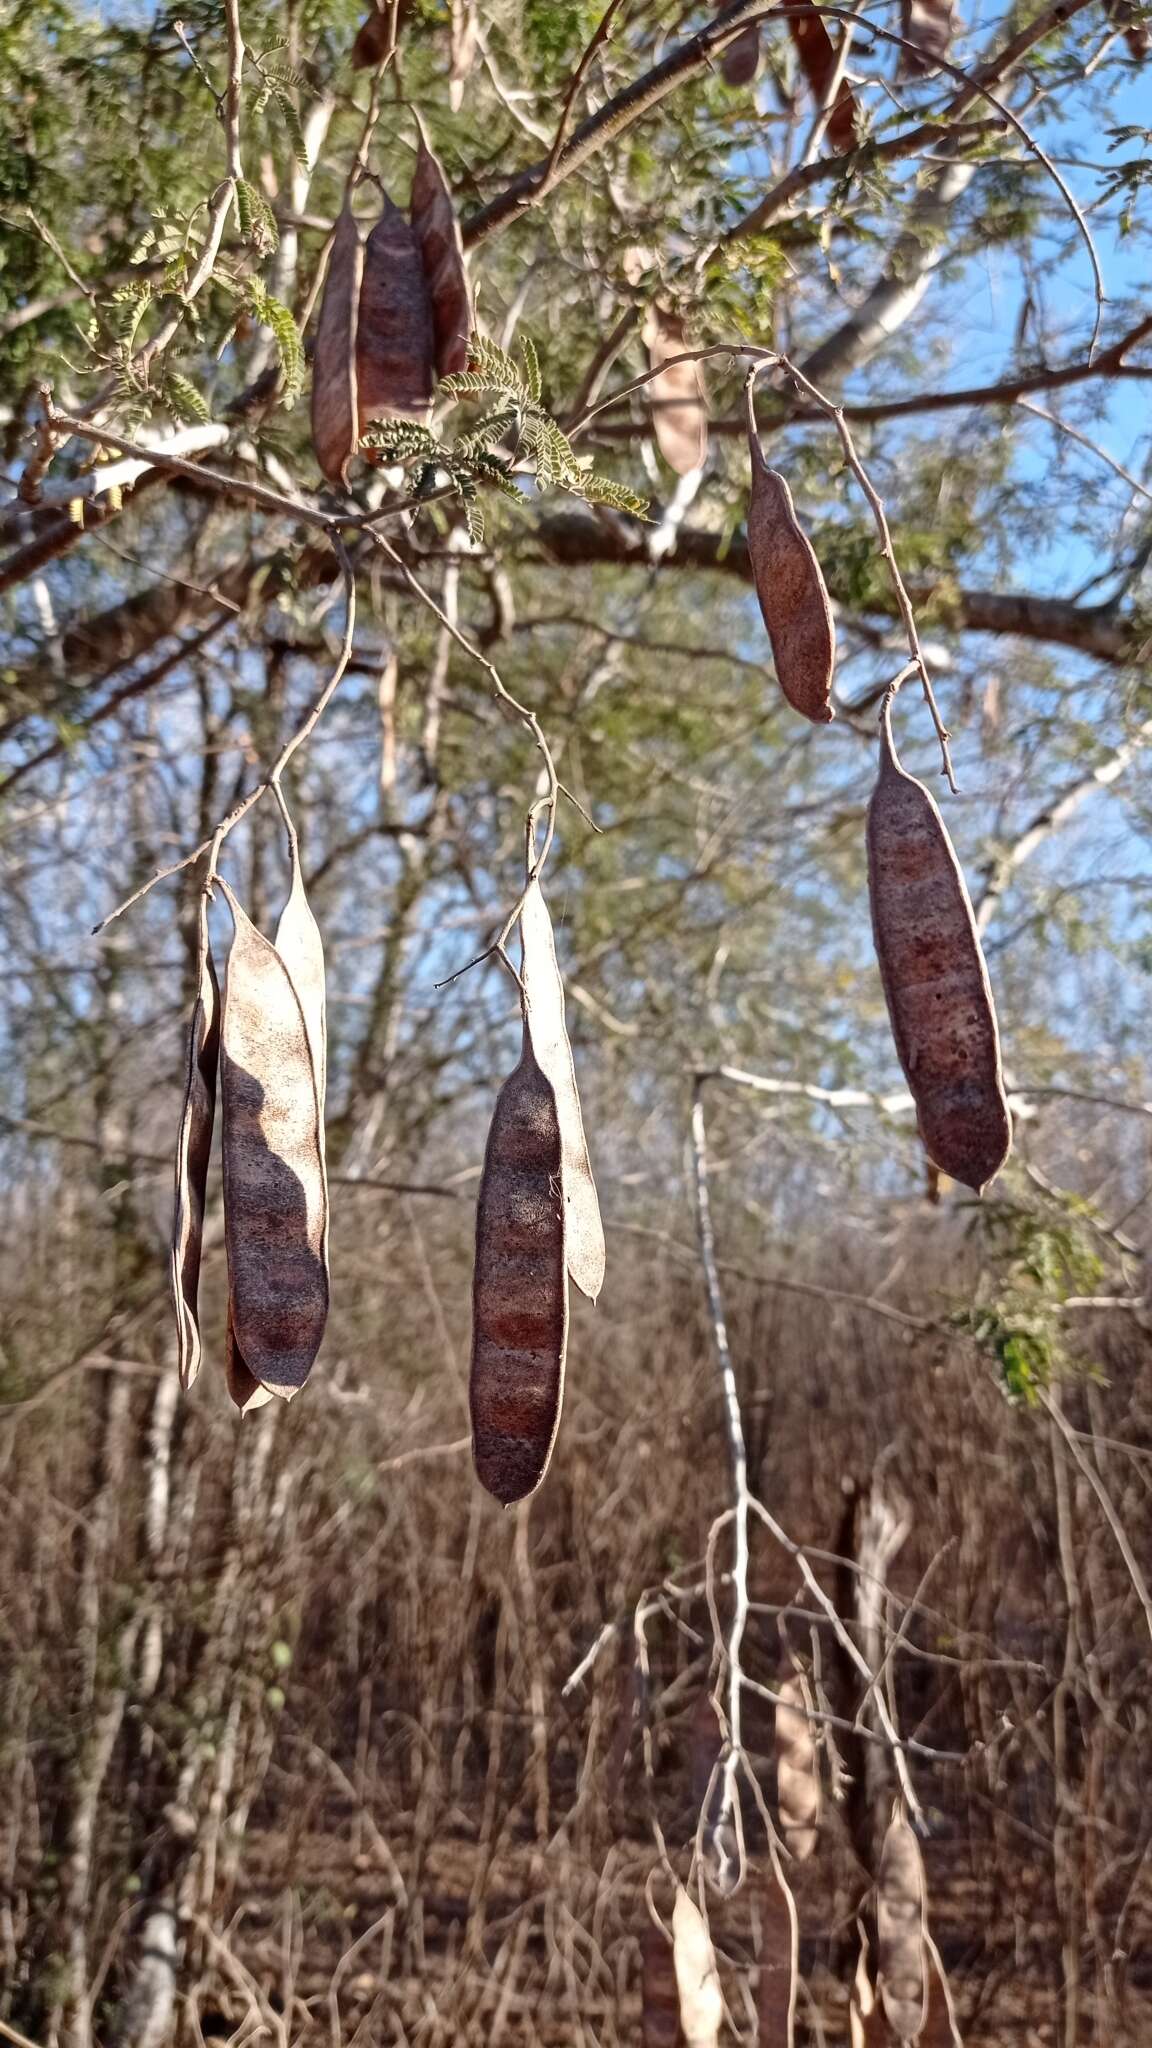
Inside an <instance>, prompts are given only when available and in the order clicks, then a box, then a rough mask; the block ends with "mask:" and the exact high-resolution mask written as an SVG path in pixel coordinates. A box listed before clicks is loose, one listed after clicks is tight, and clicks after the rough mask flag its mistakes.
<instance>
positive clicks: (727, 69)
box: [716, 0, 760, 90]
mask: <svg viewBox="0 0 1152 2048" xmlns="http://www.w3.org/2000/svg"><path fill="white" fill-rule="evenodd" d="M727 4H728V0H717V7H716V11H717V13H719V11H720V9H721V8H722V7H726V6H727ZM759 70H760V24H759V22H758V21H751V22H749V24H748V26H747V28H742V29H741V31H740V33H739V35H738V36H733V38H732V41H731V42H730V43H727V44H726V45H725V47H724V53H723V55H722V57H721V59H720V76H721V78H722V79H723V80H724V83H725V85H730V86H732V87H733V89H734V90H735V89H736V88H738V87H740V86H742V85H753V84H754V83H755V80H756V77H757V74H758V72H759Z"/></svg>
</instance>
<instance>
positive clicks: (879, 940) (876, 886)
mask: <svg viewBox="0 0 1152 2048" xmlns="http://www.w3.org/2000/svg"><path fill="white" fill-rule="evenodd" d="M867 836H868V888H869V894H870V896H871V901H872V930H873V935H874V938H875V942H876V957H877V959H878V961H879V963H880V974H881V979H882V981H883V984H884V996H885V1000H886V1001H887V1004H888V1015H889V1017H890V1018H891V1020H892V1035H893V1037H894V1039H895V1041H896V1051H897V1053H898V1054H899V1056H900V1064H901V1066H902V1067H903V1069H904V1072H905V1074H906V1076H907V1079H908V1086H909V1088H910V1089H911V1091H912V1096H913V1099H914V1101H915V1103H916V1113H917V1117H918V1120H919V1125H920V1135H921V1137H922V1138H923V1140H924V1145H925V1148H926V1150H927V1152H928V1156H929V1158H930V1159H931V1160H932V1162H933V1164H934V1165H936V1166H938V1167H939V1169H940V1171H941V1172H942V1173H946V1174H949V1175H950V1176H951V1178H952V1179H953V1180H957V1181H961V1182H963V1184H964V1186H965V1187H970V1188H973V1189H974V1190H975V1191H976V1193H977V1194H983V1192H984V1190H985V1188H986V1187H987V1186H988V1185H989V1183H990V1182H991V1181H993V1180H994V1179H995V1177H996V1175H997V1174H998V1173H999V1171H1000V1169H1001V1167H1002V1166H1003V1164H1004V1162H1005V1160H1006V1159H1007V1157H1008V1154H1009V1152H1010V1150H1011V1148H1012V1119H1011V1115H1010V1113H1009V1109H1008V1102H1007V1098H1006V1096H1005V1093H1004V1077H1003V1074H1002V1073H1001V1069H1000V1034H999V1031H998V1028H997V1024H996V1011H995V1007H994V1005H993V1001H992V990H991V988H990V986H989V982H988V970H987V968H986V966H985V964H984V955H983V953H982V951H981V948H980V938H979V934H978V932H977V930H976V919H975V917H974V916H973V912H972V904H971V901H970V899H969V896H968V890H967V888H966V886H965V883H964V877H963V875H962V873H961V871H960V864H959V862H958V860H957V858H956V854H955V851H954V849H953V846H952V842H951V840H950V839H949V837H948V832H947V829H946V827H945V824H944V820H943V818H942V817H941V816H940V812H939V810H938V808H937V806H936V802H935V800H934V798H933V797H932V796H931V795H930V794H929V792H928V790H926V789H925V788H924V785H923V783H920V782H917V781H916V780H915V779H914V777H913V776H911V775H907V774H905V772H904V770H903V768H902V767H901V766H900V763H899V761H898V759H897V757H896V750H895V747H894V745H893V741H892V707H891V700H890V699H888V700H886V702H885V705H884V713H883V718H882V721H881V738H880V773H879V775H878V777H877V781H876V787H875V789H874V791H873V793H872V800H871V803H870V804H869V806H868V835H867Z"/></svg>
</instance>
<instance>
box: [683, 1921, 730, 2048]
mask: <svg viewBox="0 0 1152 2048" xmlns="http://www.w3.org/2000/svg"><path fill="white" fill-rule="evenodd" d="M672 1961H673V1963H674V1964H675V1966H676V1988H677V1990H678V1992H679V1994H680V2025H681V2027H682V2028H683V2031H684V2040H685V2043H686V2048H719V2042H720V2026H721V2022H722V2021H723V2018H724V1998H723V1994H722V1992H721V1990H720V1977H719V1974H718V1972H717V1969H716V1952H715V1950H714V1948H713V1946H712V1941H711V1937H710V1935H709V1933H708V1929H707V1928H706V1926H705V1925H704V1918H703V1915H702V1914H701V1911H700V1908H699V1907H698V1906H697V1905H696V1903H695V1901H694V1900H692V1899H690V1898H689V1896H688V1894H687V1892H686V1891H685V1890H684V1888H683V1886H682V1885H677V1887H676V1903H675V1905H674V1906H673V1908H672Z"/></svg>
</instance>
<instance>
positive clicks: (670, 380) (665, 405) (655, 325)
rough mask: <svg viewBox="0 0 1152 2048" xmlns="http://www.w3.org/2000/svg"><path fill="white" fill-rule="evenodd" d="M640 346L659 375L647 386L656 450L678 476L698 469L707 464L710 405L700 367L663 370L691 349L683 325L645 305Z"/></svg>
mask: <svg viewBox="0 0 1152 2048" xmlns="http://www.w3.org/2000/svg"><path fill="white" fill-rule="evenodd" d="M644 345H645V347H646V348H647V350H648V361H649V364H650V365H651V367H652V369H654V370H656V371H658V372H659V374H658V375H657V376H655V377H653V379H652V381H651V383H650V384H649V386H648V392H649V397H650V401H651V405H652V426H653V430H654V432H655V435H656V445H657V447H658V448H659V450H660V453H661V455H662V456H663V457H664V460H665V462H666V463H667V464H668V467H669V469H673V470H675V472H676V474H677V476H687V475H688V473H689V471H690V470H694V469H702V468H703V467H704V464H705V462H706V461H707V460H708V400H707V396H706V394H705V390H704V379H703V377H702V376H701V374H700V365H699V363H676V362H673V363H672V364H671V365H670V367H668V368H667V369H665V368H662V367H661V365H662V364H665V363H667V362H668V358H669V357H670V356H678V355H681V354H683V353H684V351H685V350H686V349H687V348H688V347H689V342H688V337H687V335H686V333H685V331H684V322H683V320H682V319H681V318H680V316H679V314H677V313H670V312H669V311H668V310H667V308H666V307H664V306H649V308H648V311H647V313H646V314H645V316H644Z"/></svg>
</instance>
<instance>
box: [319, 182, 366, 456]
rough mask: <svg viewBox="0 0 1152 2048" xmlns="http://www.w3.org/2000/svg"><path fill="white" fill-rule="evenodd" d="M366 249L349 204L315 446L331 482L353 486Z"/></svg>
mask: <svg viewBox="0 0 1152 2048" xmlns="http://www.w3.org/2000/svg"><path fill="white" fill-rule="evenodd" d="M363 269H364V246H363V241H362V238H361V233H360V226H359V223H358V222H357V220H356V217H355V215H354V214H353V212H352V209H351V207H350V206H349V205H348V203H347V201H345V204H344V208H343V211H342V213H341V214H340V217H339V219H338V221H337V222H336V232H335V234H334V235H333V238H332V248H331V250H330V252H329V256H328V274H327V276H326V277H325V279H324V295H323V298H322V299H321V301H320V317H319V320H318V322H317V327H316V347H315V350H314V352H313V356H312V446H313V447H314V449H315V451H316V460H317V462H318V463H319V465H320V468H321V471H322V473H323V474H324V476H326V477H327V479H328V482H329V483H330V484H333V485H334V486H337V487H341V486H343V487H346V486H347V483H348V464H349V462H350V461H351V460H352V456H353V455H354V453H355V451H356V443H357V440H358V438H359V435H358V427H357V417H358V415H357V389H356V377H357V364H356V329H357V321H358V309H359V305H360V286H361V278H362V275H363Z"/></svg>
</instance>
